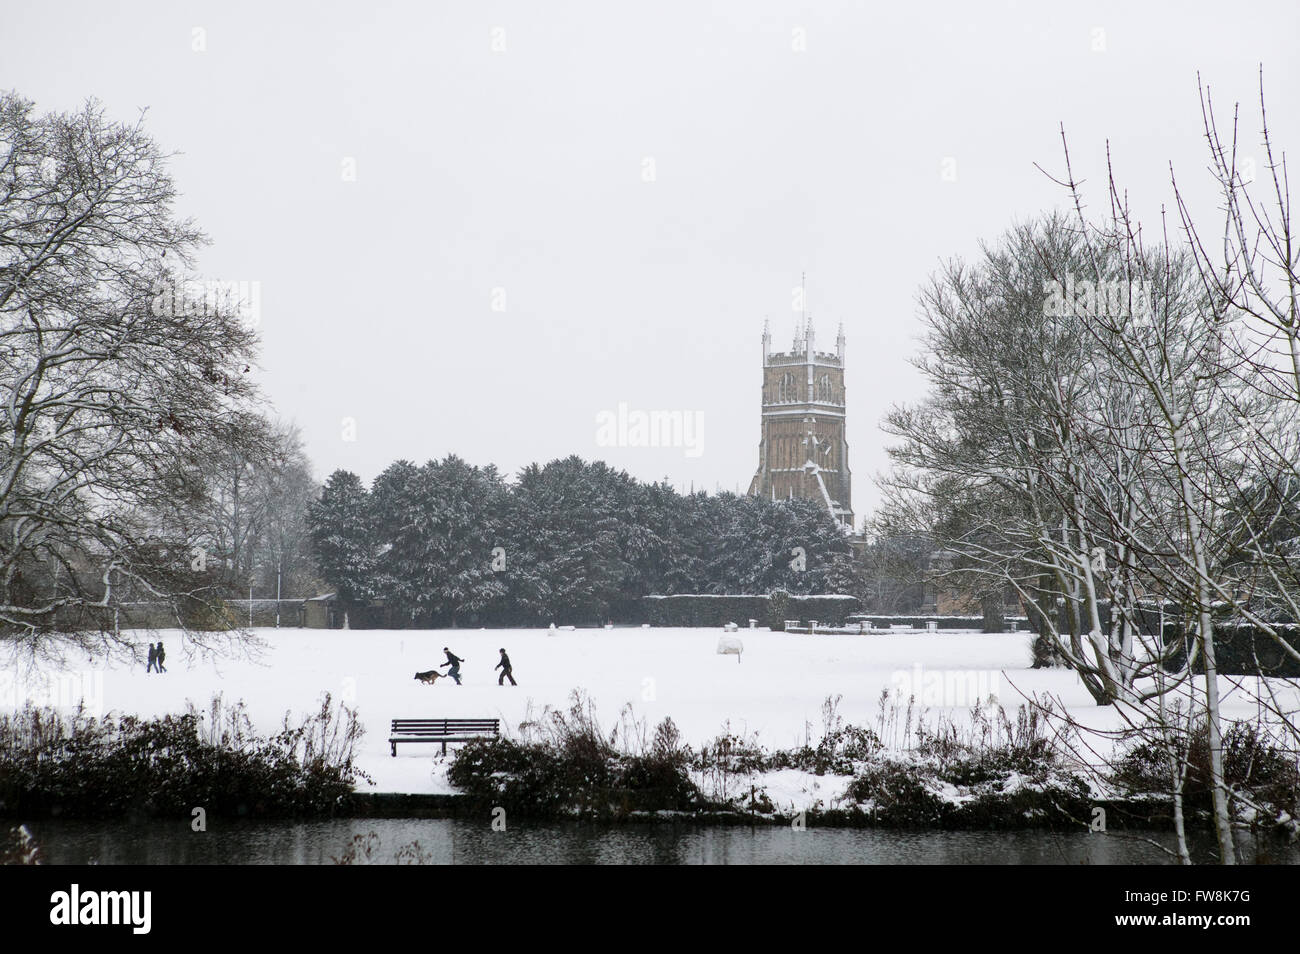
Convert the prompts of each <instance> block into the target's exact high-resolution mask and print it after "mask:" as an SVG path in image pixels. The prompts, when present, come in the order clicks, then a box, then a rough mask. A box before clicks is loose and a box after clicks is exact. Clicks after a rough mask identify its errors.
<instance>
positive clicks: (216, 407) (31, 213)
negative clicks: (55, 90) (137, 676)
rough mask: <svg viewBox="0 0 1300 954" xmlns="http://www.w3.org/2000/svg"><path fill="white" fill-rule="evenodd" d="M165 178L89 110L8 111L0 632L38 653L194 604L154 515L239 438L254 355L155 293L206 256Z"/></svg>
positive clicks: (8, 107) (0, 172)
mask: <svg viewBox="0 0 1300 954" xmlns="http://www.w3.org/2000/svg"><path fill="white" fill-rule="evenodd" d="M166 159H167V157H166V156H165V155H164V154H163V153H162V152H160V150H159V148H158V147H157V145H156V144H155V143H154V142H153V141H152V140H151V139H150V138H149V137H148V136H147V135H146V134H145V132H144V131H143V128H142V124H141V122H136V123H134V124H121V123H115V122H111V121H110V120H108V119H107V118H106V117H105V115H104V112H103V109H102V108H101V107H100V106H99V105H97V104H96V103H94V102H91V103H88V104H87V105H86V106H85V107H84V108H83V109H81V110H80V111H78V112H75V113H71V114H57V113H53V114H48V115H37V114H35V112H34V110H33V105H32V103H30V102H28V101H26V100H24V99H22V98H21V97H19V96H17V95H15V94H12V93H8V94H3V95H0V405H2V407H0V415H2V416H3V430H2V431H0V627H2V629H3V632H4V633H5V635H6V636H8V637H9V638H11V639H14V640H19V641H23V642H26V643H27V644H28V645H29V646H31V647H32V648H37V647H38V646H40V645H41V644H43V643H44V642H47V640H46V637H47V636H48V635H49V634H51V633H53V632H56V631H63V632H65V633H66V632H71V633H77V634H80V635H79V636H78V638H79V639H80V640H81V641H82V643H83V644H86V645H99V646H101V647H102V646H105V645H110V644H112V642H113V640H114V638H115V637H114V632H113V626H112V620H113V611H114V608H115V607H116V606H117V604H118V603H119V602H120V601H121V599H122V597H123V594H124V593H130V594H132V595H134V596H136V597H137V598H144V597H147V598H155V599H166V600H174V599H178V598H181V597H184V596H186V595H194V596H197V597H199V598H202V596H203V589H202V584H201V583H199V582H197V581H196V579H195V577H194V575H193V574H192V573H191V572H190V568H189V555H188V554H187V553H185V552H184V544H185V542H186V541H183V540H182V541H179V545H176V544H177V543H178V541H175V540H173V539H170V537H169V534H168V532H167V531H166V528H164V527H160V526H158V525H157V524H156V523H155V522H153V521H152V520H151V518H150V517H149V516H148V515H149V514H150V513H152V512H156V505H157V502H158V501H160V500H171V499H178V498H185V497H186V496H193V495H196V494H200V493H201V492H202V487H201V479H200V473H199V468H200V465H201V464H202V463H203V462H204V461H205V460H207V459H208V458H209V456H210V455H211V454H212V453H214V451H215V449H216V448H219V447H222V446H229V445H230V444H231V443H232V442H233V443H235V444H238V443H239V441H240V440H241V439H242V436H243V434H244V433H245V427H246V423H247V421H248V420H249V419H250V417H251V416H252V410H251V408H252V404H253V401H254V399H255V397H256V394H255V390H254V387H253V386H252V384H251V383H250V380H249V377H248V372H249V371H250V370H251V364H252V362H253V361H254V360H255V350H254V349H255V343H256V339H255V335H254V333H253V331H252V330H251V328H250V327H249V325H248V323H247V322H244V321H243V320H241V317H240V315H239V314H238V313H237V310H236V309H232V308H231V307H229V306H228V305H225V304H222V305H220V306H218V307H208V303H204V304H203V305H200V306H196V304H195V303H194V302H192V301H187V300H186V298H185V296H184V295H183V294H180V295H176V294H164V291H165V290H168V289H172V290H174V289H176V288H177V287H178V283H179V280H180V277H181V274H182V271H183V270H184V269H185V268H186V267H187V266H189V265H191V264H192V255H193V253H194V252H195V251H196V249H197V248H198V247H199V246H200V245H201V244H202V243H203V242H204V241H205V239H204V237H203V235H202V233H200V232H199V231H198V229H197V228H196V227H195V226H194V225H193V223H191V222H189V221H181V220H178V219H176V218H175V216H174V215H173V213H172V203H173V200H174V198H175V195H176V193H175V189H174V186H173V183H172V181H171V179H170V177H169V176H168V174H167V171H166Z"/></svg>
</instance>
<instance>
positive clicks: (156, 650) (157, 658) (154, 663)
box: [144, 639, 167, 672]
mask: <svg viewBox="0 0 1300 954" xmlns="http://www.w3.org/2000/svg"><path fill="white" fill-rule="evenodd" d="M166 658H167V650H165V649H163V644H162V640H161V639H160V640H158V645H157V646H155V645H154V644H153V643H150V644H149V665H147V666H145V668H144V671H145V672H166V671H167V667H166V666H164V665H163V661H164V660H166Z"/></svg>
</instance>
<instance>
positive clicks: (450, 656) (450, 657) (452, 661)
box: [438, 646, 465, 686]
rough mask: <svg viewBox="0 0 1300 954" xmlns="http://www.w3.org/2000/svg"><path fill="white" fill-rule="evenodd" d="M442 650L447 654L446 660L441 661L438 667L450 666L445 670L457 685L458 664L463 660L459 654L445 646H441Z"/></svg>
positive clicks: (458, 675) (458, 682)
mask: <svg viewBox="0 0 1300 954" xmlns="http://www.w3.org/2000/svg"><path fill="white" fill-rule="evenodd" d="M442 651H443V652H444V653H446V654H447V661H446V662H445V663H443V664H442V665H441V666H439V667H438V668H439V669H442V668H444V667H446V666H450V667H451V668H450V669H448V670H447V675H449V676H451V678H453V679H455V680H456V685H458V686H459V685H460V664H461V663H463V662H464V661H465V660H463V659H461V658H460V657H459V656H457V655H456V654H455V653H453V652H452V651H451V650H450V649H448V648H447V647H446V646H443V647H442Z"/></svg>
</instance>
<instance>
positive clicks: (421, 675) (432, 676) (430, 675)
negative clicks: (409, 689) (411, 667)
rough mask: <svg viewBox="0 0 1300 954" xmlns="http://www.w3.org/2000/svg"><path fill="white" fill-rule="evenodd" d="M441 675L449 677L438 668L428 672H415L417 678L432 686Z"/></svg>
mask: <svg viewBox="0 0 1300 954" xmlns="http://www.w3.org/2000/svg"><path fill="white" fill-rule="evenodd" d="M439 677H441V678H443V679H445V678H447V674H446V673H445V672H438V670H436V669H430V670H428V671H427V672H417V673H416V674H415V678H416V679H418V680H420V682H423V683H426V684H427V685H430V686H432V685H433V684H434V683H436V682H437V681H438V679H439Z"/></svg>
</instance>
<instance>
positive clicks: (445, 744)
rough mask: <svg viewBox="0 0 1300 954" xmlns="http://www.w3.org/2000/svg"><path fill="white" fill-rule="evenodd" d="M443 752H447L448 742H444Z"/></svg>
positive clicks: (444, 753)
mask: <svg viewBox="0 0 1300 954" xmlns="http://www.w3.org/2000/svg"><path fill="white" fill-rule="evenodd" d="M442 754H443V755H446V754H447V743H446V742H444V743H442Z"/></svg>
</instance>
